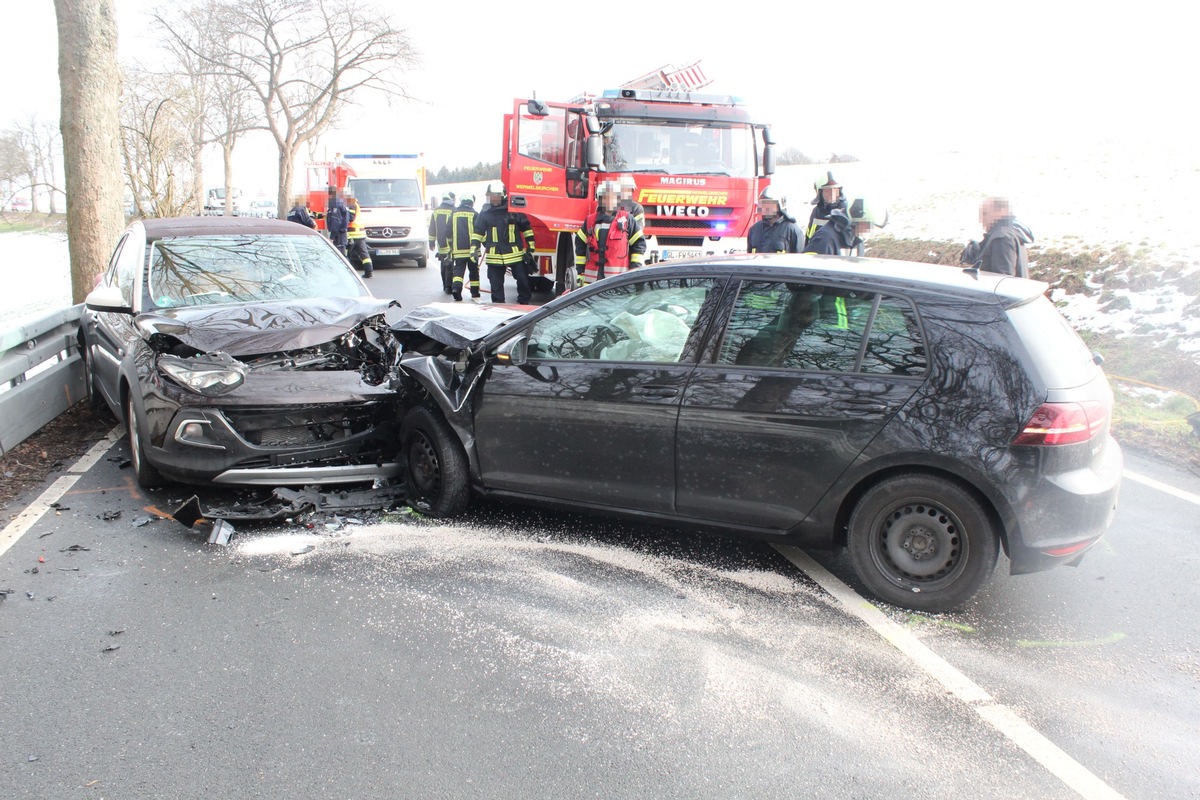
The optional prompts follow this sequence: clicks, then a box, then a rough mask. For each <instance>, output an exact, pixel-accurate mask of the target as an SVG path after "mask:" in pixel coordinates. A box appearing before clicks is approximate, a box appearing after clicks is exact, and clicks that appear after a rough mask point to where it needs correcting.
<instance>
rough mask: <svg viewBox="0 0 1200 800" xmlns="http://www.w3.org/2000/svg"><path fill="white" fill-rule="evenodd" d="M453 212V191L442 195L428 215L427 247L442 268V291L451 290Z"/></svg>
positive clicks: (449, 291) (447, 291)
mask: <svg viewBox="0 0 1200 800" xmlns="http://www.w3.org/2000/svg"><path fill="white" fill-rule="evenodd" d="M453 213H454V193H453V192H446V193H445V194H443V195H442V204H441V205H439V206H438V207H437V208H435V209H434V210H433V213H432V214H430V215H429V249H430V250H432V251H434V252H435V253H437V260H438V264H440V265H441V268H442V291H443V292H445V293H446V294H451V293H452V292H453V287H452V286H451V283H452V282H453V280H452V278H453V273H454V257H453V256H451V255H450V216H451V215H452V214H453Z"/></svg>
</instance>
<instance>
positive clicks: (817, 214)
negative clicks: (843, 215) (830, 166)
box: [804, 171, 846, 244]
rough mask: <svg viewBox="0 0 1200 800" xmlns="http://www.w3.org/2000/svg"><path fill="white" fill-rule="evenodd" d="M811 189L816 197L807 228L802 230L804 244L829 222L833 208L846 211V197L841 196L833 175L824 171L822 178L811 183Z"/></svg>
mask: <svg viewBox="0 0 1200 800" xmlns="http://www.w3.org/2000/svg"><path fill="white" fill-rule="evenodd" d="M813 188H814V189H815V190H816V191H817V196H816V197H814V198H813V200H812V205H813V210H812V213H811V214H809V215H808V227H807V228H805V229H804V243H805V244H808V240H809V239H811V238H812V237H813V236H814V235H815V234H816V232H817V229H818V228H820V227H821V226H822V225H824V224H825V223H827V222H829V215H830V214H831V213H832V212H833V210H834V209H835V208H840V209H841V210H842V211H845V210H846V197H845V196H844V195H843V194H842V185H841V184H840V183H838V182H837V179H836V178H834V177H833V173H832V172H829V171H826V173H825V177H824V178H818V179H817V180H815V181H813Z"/></svg>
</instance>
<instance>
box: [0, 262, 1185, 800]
mask: <svg viewBox="0 0 1200 800" xmlns="http://www.w3.org/2000/svg"><path fill="white" fill-rule="evenodd" d="M372 280H373V283H372V288H373V290H374V291H375V293H376V294H378V295H380V296H394V297H396V298H398V299H400V300H401V302H402V303H403V304H404V306H405V307H412V306H415V305H418V304H420V303H421V302H426V301H428V300H431V299H441V298H442V295H441V292H440V287H438V285H437V277H436V273H435V272H433V271H432V269H430V270H424V271H418V270H416V269H412V268H408V269H388V270H380V271H377V272H376V276H375V278H373V279H372ZM125 453H126V451H125V446H124V444H123V443H117V444H115V445H113V446H112V447H111V449H107V450H106V449H105V448H104V447H101V448H98V449H97V451H96V453H95V454H94V456H93V458H92V461H93V462H94V463H92V464H91V465H90V466H89V467H88V468H87V469H86V471H81V472H80V473H79V474H76V473H74V472H68V473H67V474H65V475H64V477H63V478H62V479H60V480H62V481H63V484H60V486H61V485H65V484H67V483H70V484H71V485H70V486H69V488H68V489H67V491H66V493H65V494H63V496H62V498H61V500H59V501H58V502H59V507H58V508H57V509H50V510H48V511H46V513H45V515H44V516H42V517H41V518H40V519H38V520H37V521H36V522H33V523H32V524H31V525H29V527H28V530H26V531H25V532H24V533H23V534H22V535H21V536H20V538H17V539H15V541H14V539H13V533H12V531H11V530H6V531H5V532H3V533H0V550H3V548H6V547H7V548H8V549H7V550H6V551H3V552H2V553H0V590H11V593H8V594H6V599H5V600H3V601H0V687H2V689H0V796H3V797H5V798H8V797H12V798H57V797H68V796H75V795H80V794H82V795H83V796H93V795H92V794H89V793H87V792H91V793H94V796H96V797H106V798H120V797H138V798H140V797H205V798H215V797H238V798H242V797H283V796H288V797H346V798H373V797H380V798H383V797H388V798H391V797H489V798H490V797H549V796H556V797H562V796H566V797H576V796H580V797H581V796H595V797H656V798H658V797H688V798H691V797H720V798H728V797H747V798H760V797H797V796H814V797H837V798H842V797H844V798H870V797H884V796H894V797H923V798H942V797H945V798H951V797H954V798H958V797H1006V798H1009V797H1012V798H1018V797H1020V798H1057V797H1077V796H1081V795H1082V796H1087V797H1119V796H1125V797H1129V798H1182V797H1195V796H1200V748H1197V746H1196V742H1197V741H1200V702H1197V700H1198V697H1200V629H1198V626H1197V625H1196V624H1195V619H1196V616H1197V611H1200V589H1198V588H1197V587H1198V585H1200V584H1198V581H1197V577H1198V576H1200V557H1198V556H1197V555H1196V553H1195V550H1194V545H1195V536H1196V532H1197V526H1196V524H1195V519H1196V515H1197V510H1198V506H1200V479H1197V478H1196V477H1195V476H1190V475H1185V474H1181V473H1177V472H1173V471H1171V470H1169V469H1167V468H1164V467H1161V466H1159V465H1156V464H1155V463H1154V462H1151V461H1147V460H1144V459H1141V458H1137V457H1135V456H1132V455H1131V456H1130V457H1129V458H1128V459H1127V462H1128V463H1127V466H1128V468H1129V470H1130V471H1131V473H1132V474H1133V475H1134V476H1136V477H1135V478H1127V480H1126V482H1125V485H1124V488H1123V492H1122V503H1121V507H1120V509H1119V510H1118V513H1117V516H1116V520H1115V522H1114V524H1113V527H1112V528H1111V530H1110V532H1109V535H1108V536H1107V537H1106V539H1105V541H1104V542H1103V543H1102V544H1101V546H1099V547H1098V548H1095V549H1094V550H1093V551H1092V552H1091V553H1089V554H1088V556H1087V557H1086V558H1085V559H1084V561H1083V564H1082V565H1081V566H1079V567H1078V568H1074V569H1059V570H1057V571H1051V572H1047V573H1041V574H1036V575H1026V576H1017V577H1010V576H1008V575H1006V574H1004V572H1003V569H1004V568H1005V566H1006V562H1005V561H1004V560H1003V558H1002V559H1001V568H1000V570H998V571H997V573H996V575H995V577H994V578H993V580H992V582H991V583H990V584H989V585H988V586H987V587H986V588H985V589H984V591H982V592H981V593H980V595H979V596H978V597H977V598H976V599H975V600H974V601H973V602H972V604H971V605H970V606H969V607H968V608H967V609H966V610H965V611H963V612H960V613H957V614H948V615H940V616H929V615H918V614H909V613H907V612H903V611H900V610H897V609H893V608H887V607H884V608H882V609H881V611H882V613H880V611H877V610H876V609H875V608H874V607H873V606H870V605H869V604H867V603H865V602H864V601H863V600H862V599H861V598H859V597H857V596H856V595H854V594H853V589H854V587H855V584H854V582H853V579H852V577H851V575H850V571H849V567H848V563H847V560H846V559H845V558H843V557H841V556H839V555H838V554H823V553H819V552H813V553H811V554H810V555H811V556H812V558H813V559H815V563H814V562H811V561H809V560H807V559H806V557H805V555H804V554H802V553H798V552H792V551H786V552H780V551H777V550H776V549H773V548H771V547H769V546H766V545H763V544H760V543H754V542H745V541H741V540H738V539H733V538H709V537H701V536H697V535H692V534H689V533H687V532H680V531H670V530H664V529H659V528H645V527H638V526H631V525H626V524H623V523H614V522H612V521H608V520H601V519H592V518H588V517H583V516H573V515H563V514H550V513H543V512H536V511H533V510H530V509H526V508H520V507H516V506H503V505H498V504H476V505H475V506H474V507H473V509H472V511H471V513H470V514H469V515H468V516H467V518H466V519H464V520H463V521H461V522H458V523H455V524H443V523H438V522H434V521H429V520H423V519H420V518H418V517H414V516H412V515H406V514H399V513H397V514H392V515H389V517H388V518H387V520H386V521H382V522H376V523H372V524H357V523H354V522H346V521H344V520H343V521H342V522H341V523H339V522H337V521H336V520H334V519H332V518H331V517H327V516H326V517H318V518H316V519H315V520H314V521H313V522H314V527H313V528H311V529H309V528H306V527H303V526H300V525H295V524H293V525H286V524H282V525H277V526H273V527H260V528H252V527H249V526H246V527H242V528H239V530H238V533H237V534H236V535H235V536H234V538H233V539H232V541H231V543H230V544H229V545H228V546H224V547H222V546H217V545H208V544H206V543H205V539H204V537H202V536H198V535H197V534H195V533H192V532H190V531H189V530H187V529H186V528H184V527H182V526H181V525H179V524H177V523H175V522H173V521H171V520H160V519H158V516H159V515H161V514H165V513H166V512H169V511H171V510H172V509H174V508H175V507H176V506H177V505H178V504H179V502H180V501H181V500H182V499H184V498H185V497H186V496H187V495H188V494H190V492H191V490H190V489H189V488H187V487H175V488H169V489H164V490H160V491H157V492H153V493H146V492H142V491H139V490H138V489H136V487H135V486H134V484H133V481H132V479H131V477H130V475H129V470H128V469H123V468H122V467H121V464H120V462H121V460H122V458H123V456H124V455H125ZM85 466H87V465H85ZM1143 476H1144V477H1145V478H1150V479H1153V480H1157V481H1159V482H1161V486H1150V485H1147V484H1146V483H1145V482H1144V480H1143V479H1142V478H1143ZM71 481H74V482H73V483H71ZM1164 487H1165V488H1164ZM1172 490H1173V491H1172ZM33 508H34V509H36V508H37V504H34V506H33ZM115 512H120V514H119V516H116V514H115ZM360 516H363V517H364V518H365V517H366V515H360ZM105 517H107V518H108V519H105ZM148 520H156V521H152V522H151V521H148ZM18 522H20V519H19V520H18ZM797 563H799V564H800V565H801V566H800V567H798V566H797V565H796V564H797ZM35 570H36V571H35ZM839 579H840V580H839ZM843 582H844V583H843ZM846 584H848V586H847V585H846ZM114 648H115V649H114ZM85 789H86V790H87V792H84V791H83V790H85Z"/></svg>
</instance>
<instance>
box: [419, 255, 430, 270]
mask: <svg viewBox="0 0 1200 800" xmlns="http://www.w3.org/2000/svg"><path fill="white" fill-rule="evenodd" d="M417 266H418V267H420V268H421V269H425V268H426V267H428V266H429V257H428V256H421V257H420V258H418V259H417Z"/></svg>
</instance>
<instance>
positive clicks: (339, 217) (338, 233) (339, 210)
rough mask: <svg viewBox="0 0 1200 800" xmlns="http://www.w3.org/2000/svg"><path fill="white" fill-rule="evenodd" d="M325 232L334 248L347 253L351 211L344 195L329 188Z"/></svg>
mask: <svg viewBox="0 0 1200 800" xmlns="http://www.w3.org/2000/svg"><path fill="white" fill-rule="evenodd" d="M325 230H326V232H328V234H329V241H331V242H333V246H334V247H336V248H337V249H338V250H340V251H341V252H342V254H343V255H345V253H346V242H347V237H346V234H347V232H348V231H349V230H350V209H349V208H348V207H347V206H346V201H345V200H343V199H342V193H341V192H339V191H338V190H337V189H334V188H333V187H332V186H330V187H329V204H328V205H326V206H325Z"/></svg>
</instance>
